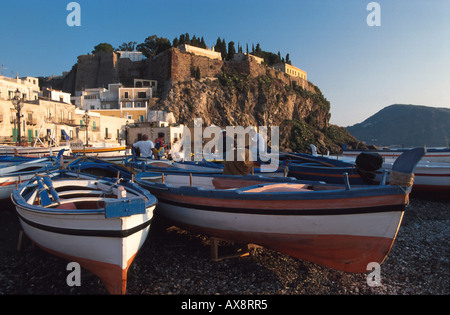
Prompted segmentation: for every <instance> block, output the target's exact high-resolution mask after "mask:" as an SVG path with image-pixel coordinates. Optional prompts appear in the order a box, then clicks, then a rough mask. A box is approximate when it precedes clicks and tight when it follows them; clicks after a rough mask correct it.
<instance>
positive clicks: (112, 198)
mask: <svg viewBox="0 0 450 315" xmlns="http://www.w3.org/2000/svg"><path fill="white" fill-rule="evenodd" d="M11 199H12V201H13V203H14V205H15V207H16V211H17V214H18V216H19V220H20V224H21V225H22V228H23V230H24V232H25V233H26V235H28V237H30V239H32V240H33V242H34V243H36V244H37V245H39V246H40V247H41V248H43V249H44V250H46V251H47V252H49V253H51V254H54V255H56V256H59V257H62V258H64V259H67V260H68V261H71V262H78V263H79V264H80V265H81V266H82V267H83V268H85V269H87V270H90V271H91V272H92V273H94V274H95V275H97V276H98V277H99V278H100V279H101V280H102V282H103V283H104V285H105V287H106V289H107V290H108V291H109V292H110V293H111V294H125V292H126V283H127V271H128V268H129V267H130V265H131V263H132V262H133V259H134V258H135V256H136V254H137V252H138V250H139V249H140V248H141V246H142V245H143V243H144V241H145V240H146V237H147V235H148V232H149V228H150V222H151V219H152V217H153V210H154V208H155V205H156V202H157V200H156V198H155V197H154V196H152V195H151V194H149V193H148V191H146V190H145V189H142V188H140V187H139V186H138V185H136V184H134V183H132V182H130V181H122V180H120V179H110V178H97V177H95V176H90V175H86V174H77V173H75V172H71V171H67V170H60V171H55V172H52V173H50V174H46V175H43V174H39V175H38V174H36V176H35V177H34V178H32V179H30V180H29V181H28V182H25V183H23V184H21V185H19V187H18V189H16V190H15V191H14V192H13V194H12V196H11Z"/></svg>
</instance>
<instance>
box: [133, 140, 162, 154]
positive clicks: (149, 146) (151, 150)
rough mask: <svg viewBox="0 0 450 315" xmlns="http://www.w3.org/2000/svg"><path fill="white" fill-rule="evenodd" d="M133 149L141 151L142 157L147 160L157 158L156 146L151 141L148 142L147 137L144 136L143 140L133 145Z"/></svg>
mask: <svg viewBox="0 0 450 315" xmlns="http://www.w3.org/2000/svg"><path fill="white" fill-rule="evenodd" d="M133 148H135V149H139V152H140V153H141V156H142V157H145V158H149V159H151V158H157V156H158V155H157V152H156V149H155V145H154V143H153V142H152V141H151V140H148V136H147V135H145V134H144V135H143V136H142V140H141V141H138V142H136V143H134V144H133Z"/></svg>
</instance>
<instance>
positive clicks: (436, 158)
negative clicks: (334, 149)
mask: <svg viewBox="0 0 450 315" xmlns="http://www.w3.org/2000/svg"><path fill="white" fill-rule="evenodd" d="M408 150H410V149H407V148H401V149H400V148H398V149H396V148H389V149H377V150H358V149H347V147H346V146H344V150H343V153H342V156H343V157H353V158H356V157H357V156H358V155H359V154H360V153H361V152H373V153H378V154H379V155H381V156H382V157H384V158H387V159H390V158H392V159H395V158H397V157H399V156H400V155H401V154H402V153H403V152H405V151H408ZM422 161H429V162H438V163H450V148H426V153H425V155H424V157H423V158H422Z"/></svg>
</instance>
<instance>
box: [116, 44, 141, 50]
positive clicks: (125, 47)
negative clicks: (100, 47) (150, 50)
mask: <svg viewBox="0 0 450 315" xmlns="http://www.w3.org/2000/svg"><path fill="white" fill-rule="evenodd" d="M136 44H137V43H136V42H128V43H125V42H124V43H123V44H122V45H120V46H119V48H117V50H119V51H134V48H135V46H136Z"/></svg>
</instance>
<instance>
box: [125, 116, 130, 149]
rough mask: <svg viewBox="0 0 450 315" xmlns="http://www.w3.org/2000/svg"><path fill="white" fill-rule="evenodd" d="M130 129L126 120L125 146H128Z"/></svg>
mask: <svg viewBox="0 0 450 315" xmlns="http://www.w3.org/2000/svg"><path fill="white" fill-rule="evenodd" d="M129 128H130V123H129V122H128V120H127V121H126V122H125V145H126V146H128V129H129Z"/></svg>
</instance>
